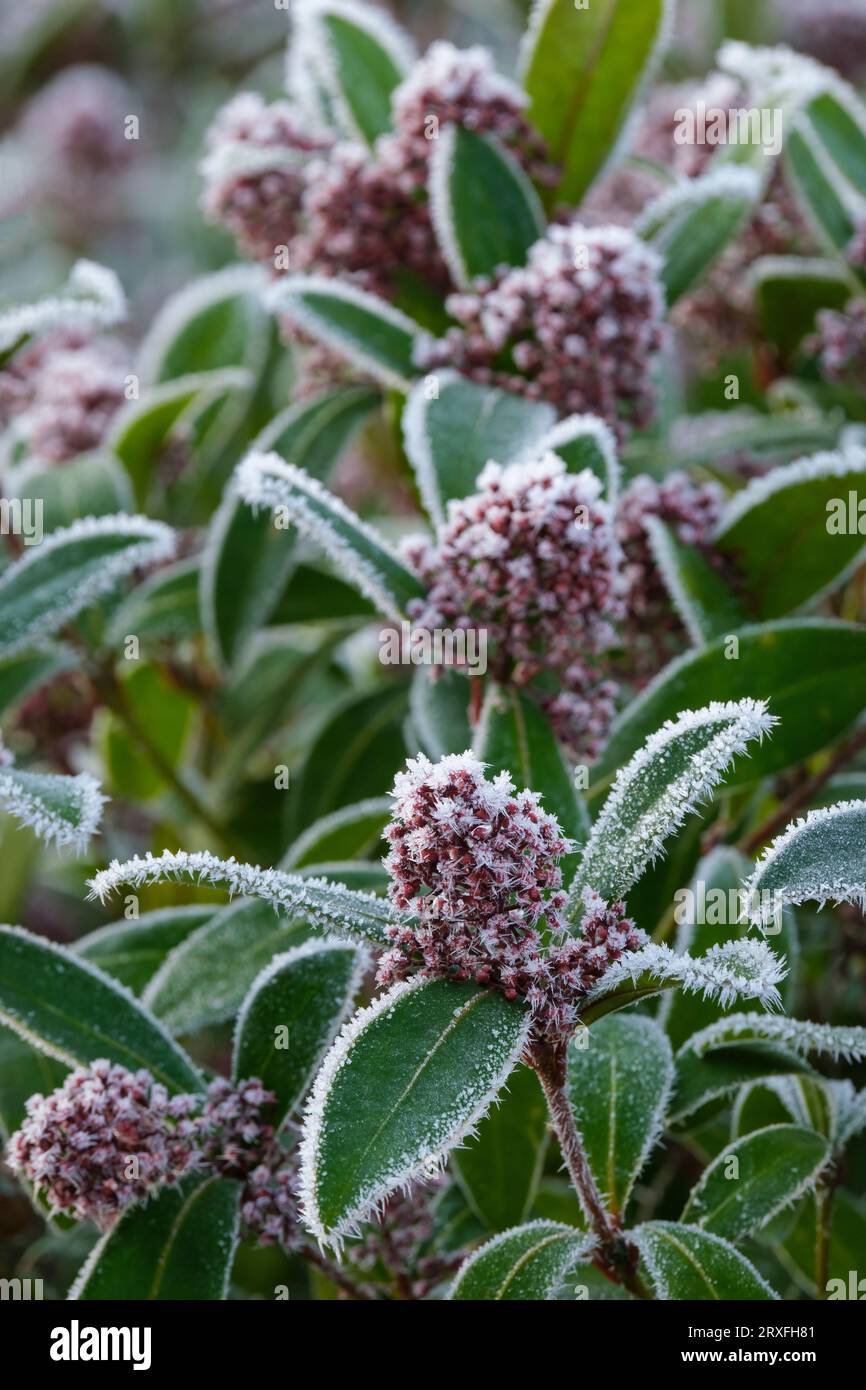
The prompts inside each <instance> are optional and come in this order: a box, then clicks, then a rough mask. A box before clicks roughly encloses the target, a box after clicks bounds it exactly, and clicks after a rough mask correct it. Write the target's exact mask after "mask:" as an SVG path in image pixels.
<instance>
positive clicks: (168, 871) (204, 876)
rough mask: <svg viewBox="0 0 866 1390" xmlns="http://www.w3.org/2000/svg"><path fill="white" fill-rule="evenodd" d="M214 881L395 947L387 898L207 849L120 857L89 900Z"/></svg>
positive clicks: (97, 879) (94, 883)
mask: <svg viewBox="0 0 866 1390" xmlns="http://www.w3.org/2000/svg"><path fill="white" fill-rule="evenodd" d="M173 881H181V882H186V883H208V884H212V885H213V886H214V887H223V888H226V889H227V890H228V892H229V894H230V895H231V896H232V897H235V896H241V897H251V898H263V899H264V900H265V901H266V902H270V903H273V905H274V907H275V908H278V909H281V910H282V911H284V912H287V913H291V914H292V915H294V916H296V917H305V918H307V920H308V921H309V922H310V923H311V924H312V925H313V926H315V927H318V928H320V929H321V930H324V931H334V932H337V933H340V934H342V935H343V936H348V937H350V938H360V939H361V940H368V941H369V940H372V941H373V942H374V943H375V944H376V945H377V946H383V945H389V944H390V942H389V939H388V937H387V935H386V927H387V926H388V925H389V924H390V923H391V922H392V921H393V920H394V916H393V913H392V912H391V910H390V909H389V908H388V906H387V905H386V904H385V903H383V901H382V899H381V898H377V897H375V895H374V894H372V893H361V892H358V891H356V890H355V889H349V888H344V887H343V886H342V885H341V884H336V883H330V882H329V881H328V880H327V879H324V878H302V877H300V876H299V875H296V874H286V873H282V872H281V871H280V870H279V869H262V868H260V867H259V866H258V865H257V864H256V865H253V864H244V863H239V862H238V860H236V859H233V858H232V859H219V858H218V857H217V856H216V855H215V854H210V853H209V852H208V851H207V850H199V851H196V852H194V853H188V852H187V851H186V850H176V851H171V850H165V851H164V852H163V853H162V854H159V855H152V854H147V855H145V856H144V857H142V856H141V855H135V856H134V857H133V858H132V859H127V860H125V861H124V862H123V863H121V862H120V861H119V860H117V859H115V860H113V861H112V862H111V864H109V866H108V868H107V869H101V870H100V871H99V873H98V874H96V875H95V876H94V877H93V878H92V879H90V880H89V881H88V887H89V889H90V893H89V897H91V898H98V899H99V900H100V902H105V901H106V900H107V899H108V898H110V897H111V894H112V893H114V892H116V891H117V890H118V889H119V888H121V887H123V886H124V885H127V884H128V885H129V886H130V887H132V888H137V887H141V886H142V885H144V884H150V883H170V882H173Z"/></svg>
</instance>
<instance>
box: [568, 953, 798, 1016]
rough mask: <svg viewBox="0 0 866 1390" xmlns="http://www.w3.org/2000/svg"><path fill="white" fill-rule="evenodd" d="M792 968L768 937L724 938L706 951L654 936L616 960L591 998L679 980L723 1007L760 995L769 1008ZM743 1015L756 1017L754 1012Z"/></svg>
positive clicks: (683, 986)
mask: <svg viewBox="0 0 866 1390" xmlns="http://www.w3.org/2000/svg"><path fill="white" fill-rule="evenodd" d="M787 973H788V972H787V969H786V967H785V965H784V962H783V961H781V960H780V959H779V957H778V956H776V955H775V954H774V952H773V951H771V950H770V947H769V946H768V945H767V943H766V942H765V941H758V940H757V939H756V938H753V937H745V938H740V939H738V940H736V941H726V942H723V943H722V944H721V945H717V946H713V947H711V948H710V950H709V951H707V952H706V953H705V954H704V955H702V956H692V955H689V954H688V952H682V953H677V952H676V951H672V950H671V949H670V947H669V946H665V945H660V944H658V943H656V942H650V943H649V944H648V945H646V946H644V947H643V948H642V949H641V950H638V951H634V952H631V953H628V954H625V955H623V956H622V957H621V958H620V959H619V960H618V961H616V962H614V964H613V965H611V966H610V967H609V968H608V970H607V971H606V972H605V974H604V975H603V976H602V977H601V979H600V980H599V982H598V984H597V985H595V986H594V988H593V989H592V990H591V991H590V994H589V1000H588V1002H589V1003H592V1002H593V1001H594V1000H596V999H601V998H603V997H605V996H606V995H609V994H614V993H616V992H618V991H620V990H621V989H622V988H623V987H624V986H628V985H632V986H636V985H637V984H638V982H640V985H641V997H645V995H644V991H645V988H646V987H647V985H649V986H650V987H652V986H655V987H656V988H657V990H658V991H661V990H662V989H665V988H668V987H670V986H671V985H677V986H679V987H680V988H681V989H684V990H686V992H687V993H692V994H701V995H703V997H704V998H705V999H712V1000H715V1001H716V1002H717V1003H719V1004H720V1005H721V1006H722V1008H727V1007H728V1006H729V1005H730V1004H732V1003H733V1002H734V1001H735V1000H736V999H757V1000H759V1001H760V1002H761V1003H762V1004H763V1006H764V1008H766V1009H775V1008H778V1006H779V1004H780V997H779V990H778V985H779V984H780V983H781V981H782V980H784V978H785V976H786V975H787ZM744 1017H748V1018H749V1019H750V1020H752V1019H753V1018H754V1015H752V1014H748V1015H744Z"/></svg>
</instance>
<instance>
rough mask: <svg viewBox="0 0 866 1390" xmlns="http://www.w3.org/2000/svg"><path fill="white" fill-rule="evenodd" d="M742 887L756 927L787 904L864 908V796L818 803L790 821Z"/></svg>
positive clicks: (865, 884)
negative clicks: (839, 904)
mask: <svg viewBox="0 0 866 1390" xmlns="http://www.w3.org/2000/svg"><path fill="white" fill-rule="evenodd" d="M746 891H747V893H748V894H749V899H748V901H749V903H750V905H751V908H752V921H753V922H754V923H755V924H756V925H758V926H765V925H766V923H767V922H768V921H769V919H770V917H771V916H773V914H774V913H775V912H777V911H778V909H779V908H780V907H783V906H786V905H791V906H796V905H797V904H798V903H804V902H812V901H815V902H817V903H818V905H819V906H820V907H823V906H824V904H825V903H827V902H833V903H854V904H856V905H857V906H858V907H860V908H861V909H862V908H866V801H840V802H837V804H836V805H835V806H822V807H821V808H820V809H819V810H817V811H810V812H809V814H808V815H807V816H805V817H800V819H798V820H796V821H794V822H792V824H791V825H789V826H788V828H787V830H785V832H784V833H783V834H782V835H779V836H778V837H777V838H776V839H775V840H774V841H773V843H772V844H771V845H769V846H768V848H767V849H766V850H765V851H764V853H763V855H762V857H761V859H760V860H759V861H758V863H757V864H756V866H755V871H754V873H753V874H752V877H751V878H750V879H749V881H748V883H747V885H746Z"/></svg>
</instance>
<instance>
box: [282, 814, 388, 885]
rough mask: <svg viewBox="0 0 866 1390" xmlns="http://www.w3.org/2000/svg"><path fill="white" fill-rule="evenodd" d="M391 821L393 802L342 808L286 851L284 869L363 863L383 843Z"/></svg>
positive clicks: (316, 825)
mask: <svg viewBox="0 0 866 1390" xmlns="http://www.w3.org/2000/svg"><path fill="white" fill-rule="evenodd" d="M390 819H391V801H390V799H389V798H388V797H386V796H372V797H369V798H368V799H367V800H366V801H356V802H353V803H352V805H350V806H341V807H340V809H339V810H338V811H332V812H330V814H329V815H326V816H322V817H321V818H320V819H319V820H316V821H314V822H313V824H312V825H310V826H308V827H307V829H306V830H305V831H304V832H303V834H302V835H299V836H298V838H297V839H296V840H295V842H294V843H293V844H292V845H290V846H289V848H288V850H287V851H286V853H285V855H284V857H283V860H282V863H281V864H280V868H281V869H297V868H300V867H301V866H302V865H305V864H324V863H326V862H327V861H328V860H333V859H356V858H357V859H363V858H365V857H366V856H367V855H368V854H371V853H372V852H373V851H374V850H375V849H376V848H377V846H379V845H380V844H381V843H382V831H383V830H384V828H385V826H386V825H387V824H388V821H389V820H390Z"/></svg>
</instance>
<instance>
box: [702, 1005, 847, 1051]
mask: <svg viewBox="0 0 866 1390" xmlns="http://www.w3.org/2000/svg"><path fill="white" fill-rule="evenodd" d="M752 1038H758V1039H761V1040H763V1041H766V1042H775V1043H781V1044H782V1045H783V1046H784V1047H787V1048H790V1050H791V1051H792V1052H796V1053H797V1055H798V1056H799V1057H806V1056H808V1055H809V1053H811V1052H817V1053H822V1054H824V1055H825V1056H828V1057H832V1058H833V1059H834V1060H839V1059H841V1060H842V1061H845V1062H859V1061H862V1059H863V1058H864V1057H866V1028H855V1027H845V1026H837V1025H835V1024H831V1023H811V1022H810V1021H809V1020H807V1019H799V1018H787V1017H785V1016H784V1015H774V1016H773V1017H768V1016H766V1015H761V1014H731V1016H730V1017H729V1018H720V1019H719V1020H718V1021H717V1022H716V1023H710V1024H709V1025H708V1026H707V1027H706V1028H702V1029H701V1030H700V1032H697V1033H693V1034H692V1036H691V1037H690V1038H689V1040H688V1042H687V1043H685V1044H684V1046H683V1047H682V1048H681V1051H682V1052H695V1053H697V1055H698V1056H699V1057H702V1056H703V1055H704V1053H705V1052H711V1051H712V1050H713V1049H714V1048H716V1047H723V1046H724V1045H725V1044H726V1043H734V1042H741V1041H745V1042H748V1041H750V1040H751V1039H752Z"/></svg>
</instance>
